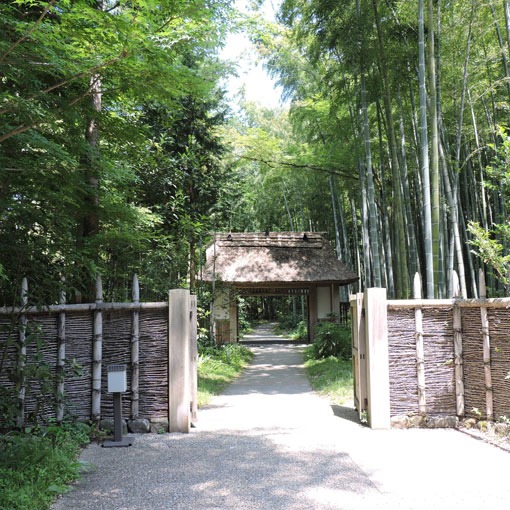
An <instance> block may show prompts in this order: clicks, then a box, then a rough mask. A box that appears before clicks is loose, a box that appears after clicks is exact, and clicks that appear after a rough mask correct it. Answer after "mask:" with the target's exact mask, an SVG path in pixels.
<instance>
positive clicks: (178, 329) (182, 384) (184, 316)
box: [168, 289, 191, 433]
mask: <svg viewBox="0 0 510 510" xmlns="http://www.w3.org/2000/svg"><path fill="white" fill-rule="evenodd" d="M168 313H169V317H168V319H169V323H168V333H169V335H168V336H169V338H168V430H169V432H185V433H187V432H189V430H190V425H191V423H190V414H191V413H190V396H191V395H190V384H189V380H190V366H189V365H190V341H189V337H190V293H189V290H186V289H174V290H171V291H170V293H169V306H168Z"/></svg>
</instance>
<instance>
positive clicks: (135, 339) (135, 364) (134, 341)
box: [131, 274, 140, 419]
mask: <svg viewBox="0 0 510 510" xmlns="http://www.w3.org/2000/svg"><path fill="white" fill-rule="evenodd" d="M139 302H140V286H139V284H138V276H137V275H136V274H135V275H134V276H133V303H134V304H135V305H137V304H138V303H139ZM139 360H140V312H139V310H137V309H136V308H135V309H134V310H133V316H132V324H131V418H132V419H136V418H138V412H139V411H138V409H139V387H138V385H139V379H140V361H139Z"/></svg>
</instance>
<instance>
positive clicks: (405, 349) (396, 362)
mask: <svg viewBox="0 0 510 510" xmlns="http://www.w3.org/2000/svg"><path fill="white" fill-rule="evenodd" d="M388 358H389V375H390V413H391V415H392V416H395V415H400V414H408V413H418V411H419V407H418V380H417V372H416V338H415V317H414V310H411V309H403V310H398V309H391V310H388Z"/></svg>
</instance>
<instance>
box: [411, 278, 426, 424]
mask: <svg viewBox="0 0 510 510" xmlns="http://www.w3.org/2000/svg"><path fill="white" fill-rule="evenodd" d="M413 292H414V297H415V298H416V299H421V297H422V293H421V279H420V275H419V274H418V273H416V274H415V275H414V285H413ZM414 319H415V339H416V371H417V378H418V409H419V412H420V414H421V415H425V414H426V413H427V398H426V393H425V348H424V345H423V311H422V309H421V308H415V310H414Z"/></svg>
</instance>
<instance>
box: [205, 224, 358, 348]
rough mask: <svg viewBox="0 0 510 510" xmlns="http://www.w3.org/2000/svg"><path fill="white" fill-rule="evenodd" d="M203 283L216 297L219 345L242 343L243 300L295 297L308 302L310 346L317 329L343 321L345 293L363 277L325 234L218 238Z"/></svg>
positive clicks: (214, 313) (246, 234) (214, 312)
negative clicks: (345, 261) (343, 289)
mask: <svg viewBox="0 0 510 510" xmlns="http://www.w3.org/2000/svg"><path fill="white" fill-rule="evenodd" d="M202 279H203V280H204V281H207V282H210V284H211V285H212V292H213V303H212V307H211V316H212V320H213V325H214V328H213V329H214V336H215V339H216V341H217V342H219V343H227V342H237V341H239V309H238V301H239V298H240V297H247V296H261V297H262V296H280V297H289V296H294V297H296V298H299V300H300V301H301V300H304V301H306V320H307V324H308V332H309V333H308V334H309V338H308V340H309V341H313V331H314V326H315V325H316V324H317V323H318V322H320V321H325V320H332V318H336V319H337V320H339V319H340V317H341V314H342V313H344V307H343V306H342V303H341V301H340V287H342V286H345V285H348V284H350V283H353V282H355V281H357V280H358V276H357V275H356V274H355V273H354V272H353V271H351V270H350V269H349V268H348V267H347V266H345V264H343V263H342V262H341V261H339V260H338V258H337V256H336V254H335V252H334V250H333V247H332V246H331V244H330V243H329V241H328V240H327V238H326V236H325V234H324V233H321V232H268V231H266V232H260V233H259V232H240V233H234V232H230V233H221V234H216V235H215V236H214V239H213V241H212V243H211V244H210V245H209V246H208V248H207V252H206V264H205V267H204V270H203V274H202Z"/></svg>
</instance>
